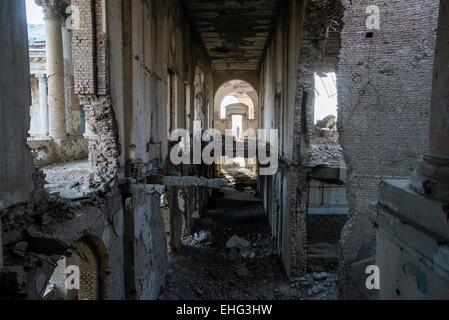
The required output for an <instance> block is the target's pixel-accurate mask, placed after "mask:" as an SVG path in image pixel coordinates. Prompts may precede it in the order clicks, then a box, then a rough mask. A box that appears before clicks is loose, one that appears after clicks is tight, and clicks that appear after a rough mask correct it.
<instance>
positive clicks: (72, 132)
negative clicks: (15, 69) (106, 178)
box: [26, 0, 91, 198]
mask: <svg viewBox="0 0 449 320" xmlns="http://www.w3.org/2000/svg"><path fill="white" fill-rule="evenodd" d="M26 9H27V23H28V50H29V59H30V81H31V97H32V101H31V105H30V126H29V131H28V139H27V144H28V146H29V147H30V149H31V152H32V155H33V158H34V164H35V165H36V166H37V167H40V168H41V169H42V171H43V172H44V174H45V175H46V182H47V184H46V185H45V187H46V188H47V190H48V191H49V192H51V193H59V194H60V195H61V197H65V198H76V197H79V196H82V195H84V194H86V193H89V192H90V191H89V178H88V177H89V174H90V165H89V162H88V153H89V151H88V136H89V135H90V134H91V132H90V131H89V128H88V126H86V121H85V114H84V109H83V108H82V106H81V105H80V102H79V99H78V96H77V95H75V91H74V71H73V61H72V46H71V39H72V30H70V27H69V26H68V25H69V24H64V23H62V22H61V21H60V20H58V19H52V18H49V19H47V20H44V19H43V17H44V12H45V10H52V9H49V8H44V7H41V6H39V5H37V4H36V3H35V1H34V0H26ZM60 10H63V8H62V7H61V8H60ZM48 47H52V48H54V50H52V51H51V52H48V51H47V48H48Z"/></svg>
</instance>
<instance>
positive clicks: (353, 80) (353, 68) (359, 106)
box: [337, 0, 439, 297]
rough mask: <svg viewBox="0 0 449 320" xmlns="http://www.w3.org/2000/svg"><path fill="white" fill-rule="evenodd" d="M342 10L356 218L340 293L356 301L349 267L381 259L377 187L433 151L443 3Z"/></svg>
mask: <svg viewBox="0 0 449 320" xmlns="http://www.w3.org/2000/svg"><path fill="white" fill-rule="evenodd" d="M344 5H345V14H344V27H343V31H342V34H341V39H342V49H341V53H340V62H339V65H338V73H337V78H338V83H337V85H338V104H339V113H338V117H339V119H338V125H339V132H340V134H341V139H340V142H341V144H342V146H343V148H344V154H345V160H346V163H347V165H348V167H349V174H348V181H347V194H348V202H349V207H350V219H349V221H348V222H347V223H346V225H345V227H344V229H343V233H342V262H341V263H342V270H341V271H342V278H343V280H344V281H343V282H342V284H343V286H342V288H343V290H342V291H343V292H342V293H343V295H344V296H348V297H352V296H354V295H357V293H356V292H357V291H356V290H355V289H354V286H353V284H354V281H355V282H357V280H353V281H351V280H350V279H349V278H350V275H351V274H353V272H352V271H354V270H353V269H354V268H353V267H352V266H351V264H352V263H354V262H356V261H360V260H364V259H365V260H366V259H369V258H370V257H371V258H372V257H373V255H374V253H375V231H374V228H373V225H372V224H371V223H370V221H369V220H368V217H367V210H368V205H369V203H370V202H373V201H375V200H376V199H377V197H378V186H379V183H380V182H381V180H383V179H386V178H397V179H401V178H405V177H408V176H409V175H410V168H411V163H412V162H413V161H414V160H416V159H418V158H419V156H420V155H422V153H423V152H424V151H425V150H427V144H428V131H429V110H430V104H431V91H432V70H433V60H434V59H433V58H434V50H435V41H436V29H437V18H438V8H439V1H437V0H428V1H380V0H375V1H371V0H369V1H368V0H363V1H344ZM372 5H375V6H377V7H378V8H379V18H380V29H373V30H369V29H367V26H366V24H365V22H366V20H367V18H368V16H369V14H368V13H367V8H368V6H372ZM373 261H374V259H373V258H372V260H371V262H373ZM359 280H360V281H361V279H359ZM360 281H358V282H360ZM356 286H359V287H360V286H364V284H363V283H361V282H360V283H358V284H356Z"/></svg>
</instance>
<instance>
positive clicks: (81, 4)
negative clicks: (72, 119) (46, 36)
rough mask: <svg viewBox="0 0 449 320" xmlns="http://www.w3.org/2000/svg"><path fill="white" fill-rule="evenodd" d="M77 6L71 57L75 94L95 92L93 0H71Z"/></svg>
mask: <svg viewBox="0 0 449 320" xmlns="http://www.w3.org/2000/svg"><path fill="white" fill-rule="evenodd" d="M72 5H73V6H75V7H77V8H79V16H80V25H79V28H74V29H73V38H72V57H73V58H72V59H73V65H74V80H75V94H95V93H96V82H95V74H96V73H95V72H96V65H95V51H96V50H95V49H96V48H95V46H96V43H95V41H96V40H95V17H94V14H93V12H94V7H93V5H94V0H72Z"/></svg>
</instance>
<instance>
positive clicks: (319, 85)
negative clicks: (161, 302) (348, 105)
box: [314, 72, 338, 124]
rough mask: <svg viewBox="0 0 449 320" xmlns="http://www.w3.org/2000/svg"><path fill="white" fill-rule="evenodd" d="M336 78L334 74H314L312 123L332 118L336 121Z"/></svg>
mask: <svg viewBox="0 0 449 320" xmlns="http://www.w3.org/2000/svg"><path fill="white" fill-rule="evenodd" d="M337 98H338V96H337V78H336V74H335V72H329V73H323V72H318V73H315V105H314V123H315V124H317V123H318V121H321V120H323V119H325V118H326V117H328V116H334V117H335V119H337V105H338V99H337Z"/></svg>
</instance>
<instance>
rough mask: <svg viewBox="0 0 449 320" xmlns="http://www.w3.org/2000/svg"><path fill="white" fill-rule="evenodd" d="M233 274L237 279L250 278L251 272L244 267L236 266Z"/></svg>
mask: <svg viewBox="0 0 449 320" xmlns="http://www.w3.org/2000/svg"><path fill="white" fill-rule="evenodd" d="M235 273H236V274H237V275H238V276H239V277H250V276H251V272H250V271H249V270H248V268H247V267H245V266H238V267H237V270H236V271H235Z"/></svg>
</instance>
